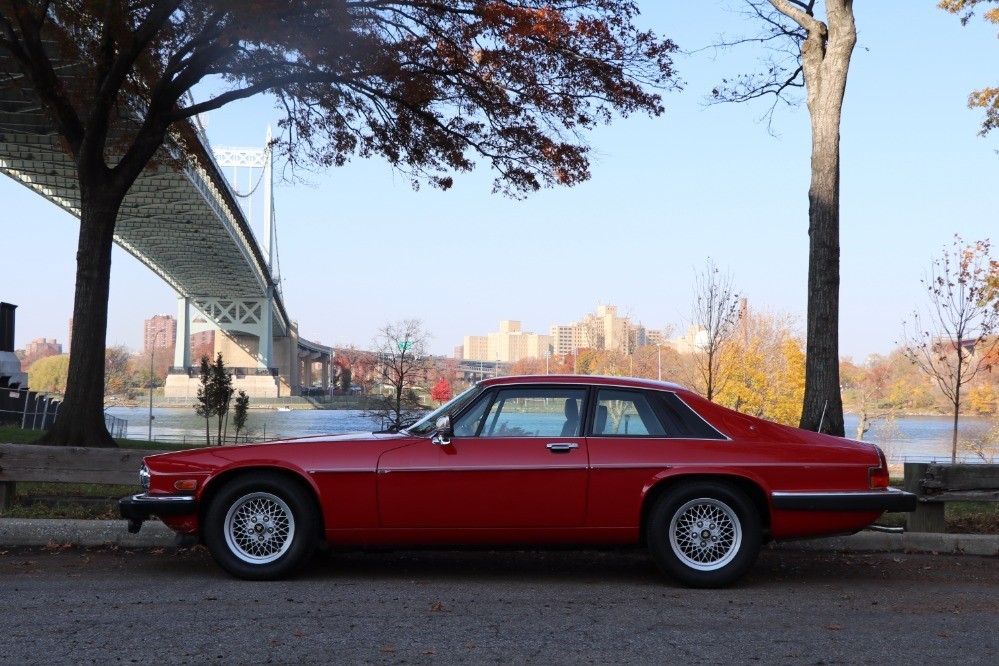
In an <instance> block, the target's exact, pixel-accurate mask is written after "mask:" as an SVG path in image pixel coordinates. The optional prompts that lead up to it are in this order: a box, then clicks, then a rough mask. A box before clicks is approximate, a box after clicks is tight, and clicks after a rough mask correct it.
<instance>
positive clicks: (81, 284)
mask: <svg viewBox="0 0 999 666" xmlns="http://www.w3.org/2000/svg"><path fill="white" fill-rule="evenodd" d="M124 196H125V192H121V193H120V194H118V193H117V192H115V191H114V189H113V188H112V187H111V186H110V185H109V184H108V183H104V182H101V181H100V180H90V181H89V184H88V185H84V184H83V183H82V182H81V199H82V201H81V211H80V238H79V242H78V245H77V251H76V294H75V300H74V303H73V349H72V351H71V353H70V357H69V371H68V375H67V379H66V398H65V400H64V401H63V404H62V406H61V407H60V408H59V418H58V419H56V422H55V425H54V426H53V427H52V429H51V430H49V432H48V433H46V435H45V436H44V437H43V438H42V440H41V441H42V443H44V444H53V445H58V446H90V447H115V446H117V444H116V443H115V441H114V439H112V438H111V435H110V433H108V430H107V427H106V426H105V424H104V357H105V338H106V336H107V319H108V295H109V291H110V283H111V248H112V246H113V244H114V226H115V221H116V220H117V217H118V209H119V207H120V206H121V202H122V199H124Z"/></svg>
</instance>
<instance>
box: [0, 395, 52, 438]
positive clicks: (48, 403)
mask: <svg viewBox="0 0 999 666" xmlns="http://www.w3.org/2000/svg"><path fill="white" fill-rule="evenodd" d="M61 405H62V401H61V400H59V399H57V398H55V397H52V396H50V395H48V394H46V393H39V392H38V391H32V390H30V389H21V388H11V387H5V388H2V389H0V424H2V425H14V426H18V427H20V428H22V429H25V430H48V429H49V428H51V427H52V424H53V423H55V420H56V417H57V416H58V415H59V407H60V406H61Z"/></svg>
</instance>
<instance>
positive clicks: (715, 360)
mask: <svg viewBox="0 0 999 666" xmlns="http://www.w3.org/2000/svg"><path fill="white" fill-rule="evenodd" d="M740 314H741V309H740V297H739V293H738V292H737V291H735V287H734V284H733V280H732V275H731V274H730V273H727V272H726V273H722V272H721V271H719V270H718V267H717V266H716V265H715V262H714V261H713V260H712V259H711V258H710V257H709V258H708V260H707V262H706V263H705V265H704V271H703V272H698V271H696V270H695V271H694V300H693V303H692V304H691V313H690V324H691V327H692V330H693V331H696V334H695V338H694V340H693V341H692V342H693V343H694V349H693V350H692V355H691V361H692V362H691V369H692V371H693V373H694V377H693V378H692V379H694V380H695V381H694V383H693V385H694V386H696V387H697V389H698V390H700V391H701V392H702V393H703V394H704V397H705V398H707V399H708V400H714V398H715V396H716V395H717V393H718V392H719V391H720V390H721V389H722V388H724V385H725V382H726V380H727V378H728V371H729V368H728V364H727V363H726V362H725V356H724V354H723V352H724V350H725V348H726V346H727V345H728V343H729V342H730V341H731V340H732V337H733V336H734V335H735V334H736V333H737V324H738V322H739V319H740Z"/></svg>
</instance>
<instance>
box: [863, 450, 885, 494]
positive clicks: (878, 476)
mask: <svg viewBox="0 0 999 666" xmlns="http://www.w3.org/2000/svg"><path fill="white" fill-rule="evenodd" d="M874 448H875V449H876V450H877V452H878V466H877V467H871V468H870V469H868V470H867V480H868V484H869V485H870V487H871V488H872V489H874V488H887V487H888V483H889V478H888V461H887V460H886V459H885V454H884V451H882V450H881V448H880V447H877V446H875V447H874Z"/></svg>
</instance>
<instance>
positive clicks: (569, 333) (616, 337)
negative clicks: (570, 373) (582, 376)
mask: <svg viewBox="0 0 999 666" xmlns="http://www.w3.org/2000/svg"><path fill="white" fill-rule="evenodd" d="M550 330H551V337H552V347H553V348H554V351H555V353H556V354H559V355H564V354H571V353H574V352H575V351H576V350H577V349H606V350H610V351H620V352H629V351H634V350H635V349H637V348H638V347H642V346H645V345H646V344H649V343H648V336H647V334H646V331H645V327H644V326H641V325H633V324H632V323H631V320H630V319H629V318H628V317H619V316H618V315H617V306H615V305H600V306H598V307H597V311H596V313H590V314H587V315H586V316H584V317H583V320H582V321H579V322H573V323H571V324H568V325H565V326H552V327H551V329H550ZM660 335H661V332H660Z"/></svg>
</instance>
